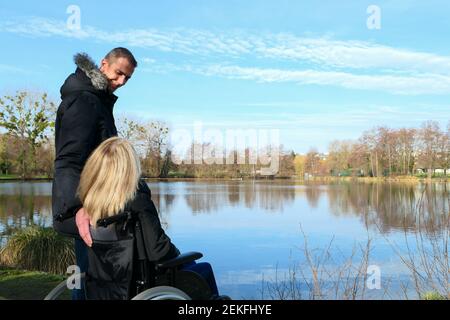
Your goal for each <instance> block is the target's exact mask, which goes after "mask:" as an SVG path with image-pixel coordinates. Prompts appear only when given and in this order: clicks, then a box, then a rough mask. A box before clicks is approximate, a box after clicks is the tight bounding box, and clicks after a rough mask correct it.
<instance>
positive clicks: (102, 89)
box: [52, 54, 117, 237]
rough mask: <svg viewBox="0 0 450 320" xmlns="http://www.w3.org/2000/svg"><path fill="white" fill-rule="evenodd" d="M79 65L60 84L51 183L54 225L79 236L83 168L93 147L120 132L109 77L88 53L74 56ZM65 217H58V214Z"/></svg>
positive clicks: (61, 231)
mask: <svg viewBox="0 0 450 320" xmlns="http://www.w3.org/2000/svg"><path fill="white" fill-rule="evenodd" d="M74 60H75V64H76V65H77V69H76V71H75V73H73V74H71V75H70V76H69V77H68V78H67V79H66V81H65V82H64V84H63V86H62V87H61V99H62V102H61V104H60V105H59V108H58V112H57V116H56V122H55V148H56V157H55V172H54V179H53V186H52V210H53V218H54V221H53V226H54V228H55V230H56V231H58V232H60V233H63V234H66V235H71V236H75V237H79V234H78V229H77V227H76V224H75V218H74V216H75V214H76V212H77V211H78V209H80V208H81V207H82V204H81V202H80V200H79V199H78V197H77V196H76V189H77V187H78V184H79V181H80V175H81V171H82V170H83V167H84V164H85V163H86V160H87V159H88V157H89V155H90V154H91V153H92V151H93V150H94V149H95V148H96V147H97V146H98V145H99V144H100V143H102V142H103V141H104V140H106V139H108V138H110V137H112V136H116V135H117V130H116V126H115V124H114V117H113V107H114V103H115V102H116V100H117V97H116V96H115V95H113V94H112V93H110V92H109V89H108V88H109V86H108V80H107V78H106V77H105V76H104V75H103V73H102V72H101V71H100V70H99V69H98V68H97V66H96V65H95V63H94V62H93V61H92V60H91V58H89V56H87V55H86V54H77V55H75V57H74ZM63 217H64V218H65V220H63V221H59V220H60V219H58V218H63Z"/></svg>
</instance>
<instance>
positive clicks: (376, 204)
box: [327, 183, 450, 233]
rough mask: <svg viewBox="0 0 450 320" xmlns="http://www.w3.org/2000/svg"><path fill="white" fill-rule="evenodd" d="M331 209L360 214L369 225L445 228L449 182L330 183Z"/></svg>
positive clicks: (385, 228) (383, 228) (384, 229)
mask: <svg viewBox="0 0 450 320" xmlns="http://www.w3.org/2000/svg"><path fill="white" fill-rule="evenodd" d="M327 195H328V199H329V204H330V211H331V212H332V213H333V214H334V215H336V216H349V215H350V216H357V217H360V218H361V221H362V223H363V224H364V225H365V226H366V227H376V228H379V229H380V231H381V232H383V233H385V232H390V231H392V230H404V231H408V230H410V231H415V230H418V229H419V228H420V229H422V228H423V229H424V230H426V231H430V232H436V231H440V230H442V228H443V227H444V226H445V225H446V220H447V219H448V217H449V216H448V212H449V203H450V200H449V190H448V186H447V185H446V184H419V185H415V184H401V183H383V184H381V183H362V184H339V185H331V186H330V187H329V189H328V191H327Z"/></svg>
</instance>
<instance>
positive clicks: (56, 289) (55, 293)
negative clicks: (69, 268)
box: [44, 273, 85, 300]
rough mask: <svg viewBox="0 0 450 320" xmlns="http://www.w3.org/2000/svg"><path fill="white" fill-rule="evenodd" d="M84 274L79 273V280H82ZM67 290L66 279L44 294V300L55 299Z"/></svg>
mask: <svg viewBox="0 0 450 320" xmlns="http://www.w3.org/2000/svg"><path fill="white" fill-rule="evenodd" d="M84 276H85V274H84V273H81V274H80V281H84ZM67 290H69V289H67V280H63V281H61V282H60V283H59V284H58V285H57V286H56V287H54V288H53V289H52V291H50V292H49V293H48V294H47V295H46V296H45V298H44V300H57V299H58V298H59V297H60V296H61V295H62V294H63V293H64V292H66V291H67Z"/></svg>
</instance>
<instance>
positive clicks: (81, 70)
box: [61, 53, 117, 100]
mask: <svg viewBox="0 0 450 320" xmlns="http://www.w3.org/2000/svg"><path fill="white" fill-rule="evenodd" d="M73 60H74V62H75V64H76V66H77V70H76V71H75V73H72V74H71V75H70V76H69V77H68V78H67V79H66V81H65V82H64V84H63V85H62V87H61V99H64V97H66V96H69V95H71V94H73V93H75V92H81V91H89V92H92V93H94V94H95V95H97V96H101V97H102V98H104V97H106V96H107V97H109V98H111V99H113V100H116V99H117V97H116V96H115V95H114V94H112V92H111V91H110V89H109V81H108V79H107V78H106V76H105V75H104V74H103V73H102V72H101V71H100V69H99V68H98V66H97V65H96V64H95V63H94V61H93V60H92V59H91V58H90V57H89V56H88V55H87V54H86V53H77V54H76V55H75V56H74V57H73Z"/></svg>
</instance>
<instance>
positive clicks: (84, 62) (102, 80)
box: [73, 52, 109, 91]
mask: <svg viewBox="0 0 450 320" xmlns="http://www.w3.org/2000/svg"><path fill="white" fill-rule="evenodd" d="M73 61H74V62H75V64H76V65H77V67H78V68H80V69H81V70H82V71H83V72H84V73H85V74H86V75H87V76H88V78H89V79H91V82H92V85H93V86H94V88H95V89H97V90H101V91H103V90H107V89H108V85H109V82H108V79H107V78H106V77H105V75H104V74H103V73H102V72H101V71H100V69H99V68H98V67H97V65H96V64H95V62H94V61H93V60H92V59H91V57H89V55H88V54H87V53H83V52H82V53H77V54H76V55H75V56H74V57H73Z"/></svg>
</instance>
